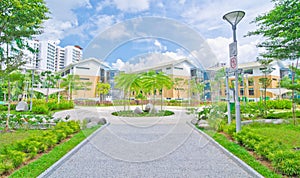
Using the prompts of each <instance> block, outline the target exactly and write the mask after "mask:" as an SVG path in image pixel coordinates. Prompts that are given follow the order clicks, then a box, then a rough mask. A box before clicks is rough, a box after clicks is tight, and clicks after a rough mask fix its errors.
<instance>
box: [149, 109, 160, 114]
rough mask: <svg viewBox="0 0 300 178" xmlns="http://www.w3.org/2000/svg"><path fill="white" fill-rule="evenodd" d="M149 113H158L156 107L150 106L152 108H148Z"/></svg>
mask: <svg viewBox="0 0 300 178" xmlns="http://www.w3.org/2000/svg"><path fill="white" fill-rule="evenodd" d="M150 113H152V114H157V113H158V109H157V108H152V109H151V110H150Z"/></svg>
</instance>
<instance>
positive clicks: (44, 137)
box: [0, 121, 80, 175]
mask: <svg viewBox="0 0 300 178" xmlns="http://www.w3.org/2000/svg"><path fill="white" fill-rule="evenodd" d="M79 130H80V126H79V123H78V122H76V121H69V122H59V123H58V124H57V125H56V126H55V127H54V128H53V130H49V131H46V132H43V133H42V134H40V135H33V136H30V137H28V138H26V139H24V140H20V141H17V142H15V143H12V144H10V145H5V146H4V147H3V148H2V149H0V175H2V174H5V173H8V172H9V171H10V170H11V169H14V168H16V167H18V166H20V165H21V164H22V163H24V161H26V160H30V159H32V158H34V157H35V156H36V155H37V154H38V153H44V152H46V151H47V150H48V149H49V148H52V147H54V146H55V145H56V144H57V143H59V142H61V141H62V140H63V139H65V138H66V137H68V136H70V135H71V134H74V133H76V132H78V131H79ZM60 134H64V136H65V137H60Z"/></svg>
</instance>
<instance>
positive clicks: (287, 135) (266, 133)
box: [245, 123, 300, 149]
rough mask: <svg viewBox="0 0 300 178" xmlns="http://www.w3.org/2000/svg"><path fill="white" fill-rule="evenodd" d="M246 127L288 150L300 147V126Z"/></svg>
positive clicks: (266, 125)
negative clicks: (281, 144)
mask: <svg viewBox="0 0 300 178" xmlns="http://www.w3.org/2000/svg"><path fill="white" fill-rule="evenodd" d="M245 127H249V128H250V129H251V130H253V131H254V132H255V133H256V134H259V135H260V136H262V137H266V138H269V139H272V140H275V141H277V142H281V143H283V144H284V145H286V146H287V147H288V148H291V149H292V148H295V147H300V139H299V138H300V126H299V125H298V126H297V125H296V126H295V125H292V124H278V125H274V124H262V123H255V124H250V125H247V126H245Z"/></svg>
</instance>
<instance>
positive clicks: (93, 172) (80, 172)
mask: <svg viewBox="0 0 300 178" xmlns="http://www.w3.org/2000/svg"><path fill="white" fill-rule="evenodd" d="M114 109H116V108H101V109H95V108H83V109H77V110H75V114H74V111H67V112H69V113H68V114H69V115H70V113H72V114H73V115H72V116H76V118H78V119H83V118H84V117H87V116H88V115H92V116H98V117H105V118H107V120H108V121H109V122H110V125H109V126H107V127H105V128H104V129H102V130H101V131H100V132H97V134H95V135H94V136H93V137H92V138H90V140H89V141H88V142H87V143H86V144H84V145H83V146H82V147H81V148H80V149H79V150H78V151H77V152H76V153H75V154H73V155H72V156H70V157H69V158H68V159H66V160H64V161H63V162H62V164H61V165H59V166H58V167H57V168H55V169H53V170H51V171H50V172H49V174H47V175H46V176H45V177H72V178H73V177H105V178H107V177H114V178H115V177H120V178H121V177H122V178H124V177H137V178H140V177H189V178H190V177H231V178H232V177H251V175H250V174H248V172H246V171H245V170H244V169H242V168H241V167H240V166H239V165H238V164H236V162H235V161H233V160H232V159H231V158H230V157H228V156H227V155H226V154H224V152H223V151H221V149H220V148H218V147H217V146H216V145H215V144H213V143H212V142H211V141H209V140H208V139H207V138H206V137H204V136H203V135H201V134H200V133H199V132H198V131H196V130H194V129H193V128H192V127H190V126H189V125H188V124H187V122H189V121H190V120H191V119H192V118H191V116H188V115H186V114H185V112H184V111H181V110H174V111H175V113H176V114H175V116H168V117H163V118H119V117H114V116H111V115H110V114H108V113H110V112H111V111H112V110H114ZM64 114H65V113H60V114H58V115H60V116H63V115H64ZM58 115H57V116H58ZM72 116H71V118H73V119H74V118H75V117H72Z"/></svg>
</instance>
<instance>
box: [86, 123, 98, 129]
mask: <svg viewBox="0 0 300 178" xmlns="http://www.w3.org/2000/svg"><path fill="white" fill-rule="evenodd" d="M96 125H98V124H97V122H89V123H87V124H86V128H92V127H94V126H96Z"/></svg>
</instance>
